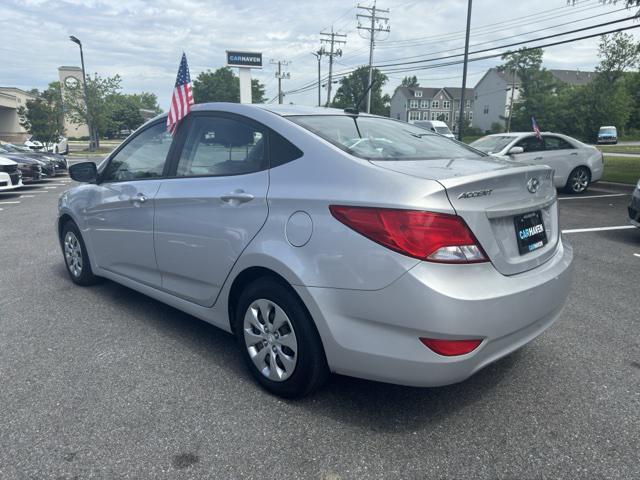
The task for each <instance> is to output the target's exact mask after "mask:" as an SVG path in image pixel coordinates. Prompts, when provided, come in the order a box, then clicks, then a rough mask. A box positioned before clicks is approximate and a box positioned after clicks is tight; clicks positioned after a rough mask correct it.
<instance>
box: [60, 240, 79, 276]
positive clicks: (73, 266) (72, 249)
mask: <svg viewBox="0 0 640 480" xmlns="http://www.w3.org/2000/svg"><path fill="white" fill-rule="evenodd" d="M64 258H65V260H66V262H67V267H68V268H69V271H70V272H71V275H73V276H74V277H76V278H78V277H79V276H80V275H81V274H82V246H81V245H80V241H79V240H78V237H76V235H75V233H73V232H71V231H69V232H67V234H66V235H65V237H64Z"/></svg>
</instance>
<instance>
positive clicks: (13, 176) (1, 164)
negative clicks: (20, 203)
mask: <svg viewBox="0 0 640 480" xmlns="http://www.w3.org/2000/svg"><path fill="white" fill-rule="evenodd" d="M21 186H22V174H21V173H20V170H19V169H18V164H17V163H16V162H14V161H13V160H9V159H8V158H4V157H0V192H3V191H5V190H13V189H14V188H18V187H21Z"/></svg>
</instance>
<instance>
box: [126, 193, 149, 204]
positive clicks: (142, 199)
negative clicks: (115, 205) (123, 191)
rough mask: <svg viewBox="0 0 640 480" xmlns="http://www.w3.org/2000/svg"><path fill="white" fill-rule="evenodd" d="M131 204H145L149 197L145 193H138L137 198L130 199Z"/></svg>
mask: <svg viewBox="0 0 640 480" xmlns="http://www.w3.org/2000/svg"><path fill="white" fill-rule="evenodd" d="M129 201H130V202H131V203H144V202H146V201H147V197H146V196H145V194H144V193H138V194H137V195H136V196H135V197H131V198H130V199H129Z"/></svg>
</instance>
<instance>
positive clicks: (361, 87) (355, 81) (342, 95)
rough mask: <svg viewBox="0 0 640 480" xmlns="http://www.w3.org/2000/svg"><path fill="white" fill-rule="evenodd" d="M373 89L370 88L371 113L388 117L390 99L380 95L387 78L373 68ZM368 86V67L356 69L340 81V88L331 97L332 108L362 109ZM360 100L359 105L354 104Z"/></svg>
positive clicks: (387, 96) (386, 95)
mask: <svg viewBox="0 0 640 480" xmlns="http://www.w3.org/2000/svg"><path fill="white" fill-rule="evenodd" d="M372 79H373V80H372V81H373V87H372V88H371V113H372V114H375V115H384V116H386V117H388V116H389V109H390V103H391V97H389V95H388V94H385V95H382V86H383V85H384V84H385V83H387V80H388V79H387V76H386V75H385V74H384V73H382V72H381V71H380V70H378V69H376V68H374V69H373V73H372ZM368 85H369V67H368V66H363V67H358V68H357V69H356V70H354V71H353V73H351V74H350V75H347V76H346V77H343V78H342V80H340V87H339V88H338V90H337V91H336V95H335V97H333V102H332V103H331V106H332V107H336V108H353V107H356V108H363V106H364V102H365V100H366V95H365V94H364V93H365V91H366V89H367V86H368ZM358 100H360V105H356V103H357V102H358Z"/></svg>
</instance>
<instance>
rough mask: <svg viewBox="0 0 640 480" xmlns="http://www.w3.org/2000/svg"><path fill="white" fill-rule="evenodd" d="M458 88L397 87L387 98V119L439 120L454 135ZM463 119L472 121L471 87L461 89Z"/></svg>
mask: <svg viewBox="0 0 640 480" xmlns="http://www.w3.org/2000/svg"><path fill="white" fill-rule="evenodd" d="M461 93H462V88H459V87H444V88H430V87H405V86H399V87H398V88H396V90H395V92H393V96H392V97H391V118H395V119H396V120H403V121H405V122H410V123H413V122H415V121H416V120H443V121H444V122H446V123H447V125H449V128H451V130H453V131H454V132H455V131H457V129H458V119H459V117H460V95H461ZM464 110H465V113H464V116H465V118H467V119H469V121H470V122H471V123H472V122H473V88H467V89H466V90H465V109H464Z"/></svg>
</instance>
